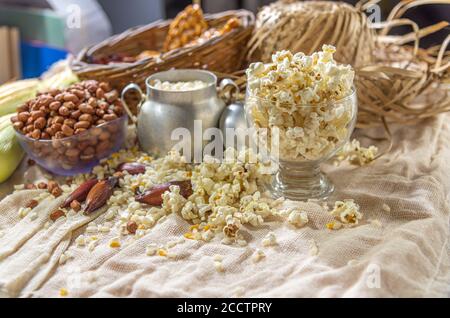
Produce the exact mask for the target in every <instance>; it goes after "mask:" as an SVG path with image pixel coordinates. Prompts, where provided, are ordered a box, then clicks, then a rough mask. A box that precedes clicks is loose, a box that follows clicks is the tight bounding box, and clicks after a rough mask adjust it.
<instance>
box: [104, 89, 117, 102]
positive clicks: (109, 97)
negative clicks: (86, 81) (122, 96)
mask: <svg viewBox="0 0 450 318" xmlns="http://www.w3.org/2000/svg"><path fill="white" fill-rule="evenodd" d="M105 98H106V100H107V101H108V103H110V104H111V103H113V102H114V101H116V100H117V98H119V93H118V92H117V91H116V90H113V91H110V92H109V93H106V94H105Z"/></svg>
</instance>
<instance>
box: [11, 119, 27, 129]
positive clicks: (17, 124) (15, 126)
mask: <svg viewBox="0 0 450 318" xmlns="http://www.w3.org/2000/svg"><path fill="white" fill-rule="evenodd" d="M23 126H24V124H23V122H21V121H18V122H15V123H14V124H13V127H14V129H16V130H21V129H22V128H23Z"/></svg>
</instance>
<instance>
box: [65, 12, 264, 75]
mask: <svg viewBox="0 0 450 318" xmlns="http://www.w3.org/2000/svg"><path fill="white" fill-rule="evenodd" d="M227 16H230V17H236V18H239V19H240V20H241V21H244V22H246V23H245V25H244V26H243V27H241V28H239V29H236V30H233V31H232V32H229V33H227V34H225V35H223V36H220V37H215V38H212V39H210V40H208V41H205V42H203V43H200V44H196V45H193V46H189V47H181V48H178V49H175V50H171V51H169V52H165V53H162V54H161V57H162V59H163V61H167V60H168V59H175V58H177V57H179V56H181V55H185V54H186V53H188V52H191V53H192V52H193V51H196V50H199V49H201V48H204V47H206V46H213V45H216V44H217V43H219V42H222V41H227V40H228V39H229V38H230V37H232V36H235V35H237V34H241V33H245V32H248V31H249V30H252V29H253V27H254V25H255V21H256V17H255V15H254V14H253V12H251V11H249V10H245V9H239V10H228V11H224V12H220V13H214V14H205V19H206V20H207V21H211V20H216V19H220V18H224V17H227ZM172 20H173V19H168V20H162V19H160V20H157V21H154V22H152V23H150V24H147V25H141V26H135V27H132V28H130V29H128V30H126V31H124V32H122V33H119V34H116V35H113V36H111V37H109V38H107V39H105V40H103V41H102V42H100V43H98V44H94V45H92V46H89V47H86V48H84V49H83V50H81V51H80V53H78V54H77V56H76V57H75V58H74V60H73V61H72V63H71V67H72V69H73V70H74V71H75V73H77V71H78V72H81V73H82V72H84V71H87V70H83V69H82V68H83V67H89V71H100V70H104V71H107V70H113V69H122V70H126V69H129V68H135V67H143V66H146V65H158V64H159V62H157V61H156V62H155V59H148V58H147V59H143V60H140V61H136V62H133V63H114V64H108V65H104V64H91V63H87V62H86V61H84V59H85V58H86V56H87V55H91V54H94V52H95V51H98V50H100V49H103V48H105V47H111V46H113V45H115V44H116V43H118V42H120V41H122V40H124V39H126V38H130V37H134V36H136V35H138V34H141V33H144V32H148V31H149V30H151V29H157V28H164V27H167V26H168V25H169V24H170V23H171V22H172Z"/></svg>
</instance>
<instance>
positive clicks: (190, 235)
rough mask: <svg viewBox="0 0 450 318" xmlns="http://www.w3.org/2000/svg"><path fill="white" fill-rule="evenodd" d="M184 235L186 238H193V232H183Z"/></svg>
mask: <svg viewBox="0 0 450 318" xmlns="http://www.w3.org/2000/svg"><path fill="white" fill-rule="evenodd" d="M184 237H185V238H187V239H188V240H193V239H194V234H192V233H189V232H188V233H185V234H184Z"/></svg>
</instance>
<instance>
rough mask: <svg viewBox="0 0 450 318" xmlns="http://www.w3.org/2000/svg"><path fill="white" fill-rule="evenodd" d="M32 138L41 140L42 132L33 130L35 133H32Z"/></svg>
mask: <svg viewBox="0 0 450 318" xmlns="http://www.w3.org/2000/svg"><path fill="white" fill-rule="evenodd" d="M31 137H32V138H33V139H39V138H41V131H40V130H39V129H35V130H33V132H32V133H31Z"/></svg>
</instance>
